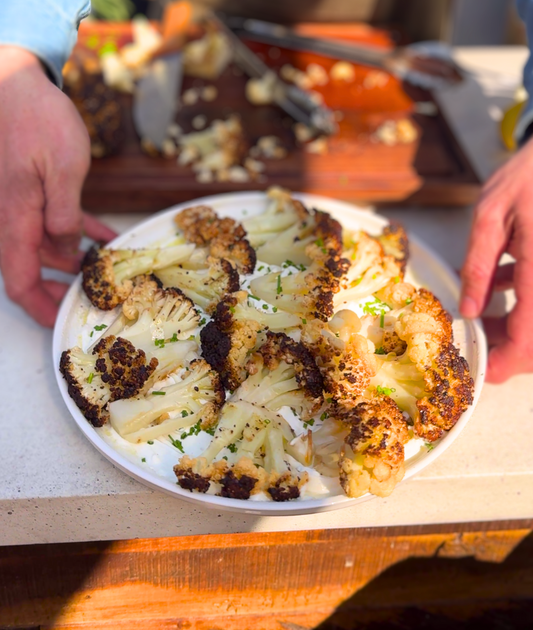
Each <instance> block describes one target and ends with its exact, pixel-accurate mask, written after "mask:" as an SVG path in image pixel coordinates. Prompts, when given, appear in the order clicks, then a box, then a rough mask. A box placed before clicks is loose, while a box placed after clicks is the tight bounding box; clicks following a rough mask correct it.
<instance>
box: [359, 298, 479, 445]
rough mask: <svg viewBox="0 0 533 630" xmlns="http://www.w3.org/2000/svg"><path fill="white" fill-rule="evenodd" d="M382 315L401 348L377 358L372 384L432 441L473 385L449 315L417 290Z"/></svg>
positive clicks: (446, 427)
mask: <svg viewBox="0 0 533 630" xmlns="http://www.w3.org/2000/svg"><path fill="white" fill-rule="evenodd" d="M411 300H412V301H411ZM384 319H385V327H386V328H387V327H388V328H389V330H390V329H391V328H392V330H393V331H394V335H396V337H397V339H398V340H399V341H398V344H400V343H402V344H403V346H402V345H398V347H397V348H396V349H395V351H394V352H391V353H390V354H387V355H386V356H385V357H384V358H383V359H377V360H378V361H381V366H380V368H379V370H378V372H377V374H376V376H375V377H374V378H373V379H372V381H371V384H373V385H377V386H382V387H386V388H387V389H389V390H390V392H391V394H390V396H391V397H392V398H393V399H394V400H395V401H396V403H397V404H398V406H399V407H400V408H401V409H402V410H403V411H406V412H407V413H408V414H409V415H410V416H411V419H412V420H413V422H414V431H415V434H416V435H418V436H419V437H423V438H424V439H426V440H428V441H434V440H437V439H439V438H440V437H441V436H442V434H443V433H444V431H449V430H450V429H451V428H452V427H453V426H454V424H455V423H456V422H457V420H458V419H459V417H460V416H461V414H462V413H463V412H464V411H465V410H466V409H467V407H468V406H469V405H470V404H472V400H473V388H474V383H473V380H472V378H471V376H470V373H469V370H468V364H467V362H466V361H465V359H464V358H463V357H462V356H461V355H460V354H459V351H458V350H457V348H456V347H455V346H454V345H453V331H452V326H451V317H450V315H449V314H448V313H447V312H446V311H445V310H444V309H443V308H442V305H441V303H440V302H439V300H438V299H437V298H436V297H435V296H434V295H433V294H432V293H430V292H429V291H427V290H426V289H419V290H418V291H417V292H416V294H414V297H413V298H409V304H406V305H404V306H403V307H402V308H400V309H396V310H394V311H390V312H389V313H387V315H386V317H385V318H384ZM393 338H394V337H393ZM394 339H395V338H394ZM402 349H404V351H403V353H402V352H401V351H402Z"/></svg>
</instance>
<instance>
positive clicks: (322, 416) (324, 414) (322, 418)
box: [320, 411, 329, 420]
mask: <svg viewBox="0 0 533 630" xmlns="http://www.w3.org/2000/svg"><path fill="white" fill-rule="evenodd" d="M328 417H329V416H328V412H327V411H324V413H323V414H322V415H321V416H320V419H321V420H325V419H326V418H328Z"/></svg>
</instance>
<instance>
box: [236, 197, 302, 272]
mask: <svg viewBox="0 0 533 630" xmlns="http://www.w3.org/2000/svg"><path fill="white" fill-rule="evenodd" d="M266 195H267V199H268V202H267V207H266V210H265V212H262V213H261V214H258V215H255V216H253V217H249V218H246V219H244V220H243V222H242V224H243V226H244V229H245V230H246V232H247V234H248V239H249V241H250V243H251V244H252V245H253V246H254V247H255V248H257V247H260V246H261V245H264V244H265V243H267V242H269V241H272V240H274V239H276V238H277V237H278V235H279V234H280V233H282V232H284V231H285V230H287V229H289V228H290V227H291V226H293V225H295V224H297V223H300V222H301V221H305V220H306V219H307V218H308V216H309V212H308V210H307V209H306V208H305V206H304V205H303V204H302V202H301V201H298V200H297V199H293V198H292V197H291V193H290V192H289V191H288V190H284V189H283V188H279V187H278V186H272V187H271V188H269V189H268V190H267V192H266ZM287 258H289V256H285V258H284V259H283V260H286V259H287ZM260 260H261V259H260ZM265 262H266V261H265Z"/></svg>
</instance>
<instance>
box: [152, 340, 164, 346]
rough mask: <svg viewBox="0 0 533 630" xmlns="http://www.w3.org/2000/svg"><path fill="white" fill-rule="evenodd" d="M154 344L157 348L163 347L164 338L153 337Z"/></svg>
mask: <svg viewBox="0 0 533 630" xmlns="http://www.w3.org/2000/svg"><path fill="white" fill-rule="evenodd" d="M154 345H155V346H156V347H157V348H164V347H165V340H164V339H154Z"/></svg>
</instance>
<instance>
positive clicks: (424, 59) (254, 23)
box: [226, 17, 463, 90]
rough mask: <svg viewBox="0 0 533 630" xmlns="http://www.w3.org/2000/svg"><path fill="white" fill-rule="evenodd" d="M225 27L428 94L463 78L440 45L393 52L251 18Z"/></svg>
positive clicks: (425, 44) (419, 45)
mask: <svg viewBox="0 0 533 630" xmlns="http://www.w3.org/2000/svg"><path fill="white" fill-rule="evenodd" d="M226 26H227V28H228V29H231V30H232V31H233V32H234V33H236V34H237V35H238V36H240V37H245V38H247V39H253V40H256V41H260V42H264V43H266V44H272V45H273V46H279V47H280V48H289V49H291V50H303V51H309V52H315V53H318V54H320V55H324V56H326V57H332V58H334V59H343V60H345V61H351V62H353V63H359V64H363V65H367V66H372V67H374V68H380V69H382V70H385V71H386V72H390V73H391V74H394V75H395V76H397V77H399V78H400V79H402V80H404V81H407V82H409V83H412V84H414V85H417V86H419V87H423V88H425V89H428V90H431V89H438V88H442V87H445V86H446V85H450V84H453V83H458V82H459V81H461V80H462V78H463V77H462V71H461V69H460V68H459V67H458V65H457V64H456V62H455V61H454V60H453V58H452V56H451V53H450V48H449V47H448V46H446V45H445V44H442V43H441V42H420V43H416V44H412V45H410V46H405V47H400V48H396V49H394V50H392V51H391V50H384V49H383V48H380V47H378V46H371V45H369V44H353V43H345V42H339V41H336V40H333V39H326V38H317V37H304V36H302V35H299V34H298V33H296V32H294V30H292V29H291V28H288V27H286V26H283V25H281V24H272V23H270V22H264V21H262V20H255V19H249V18H242V17H231V18H229V19H228V20H227V21H226Z"/></svg>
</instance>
